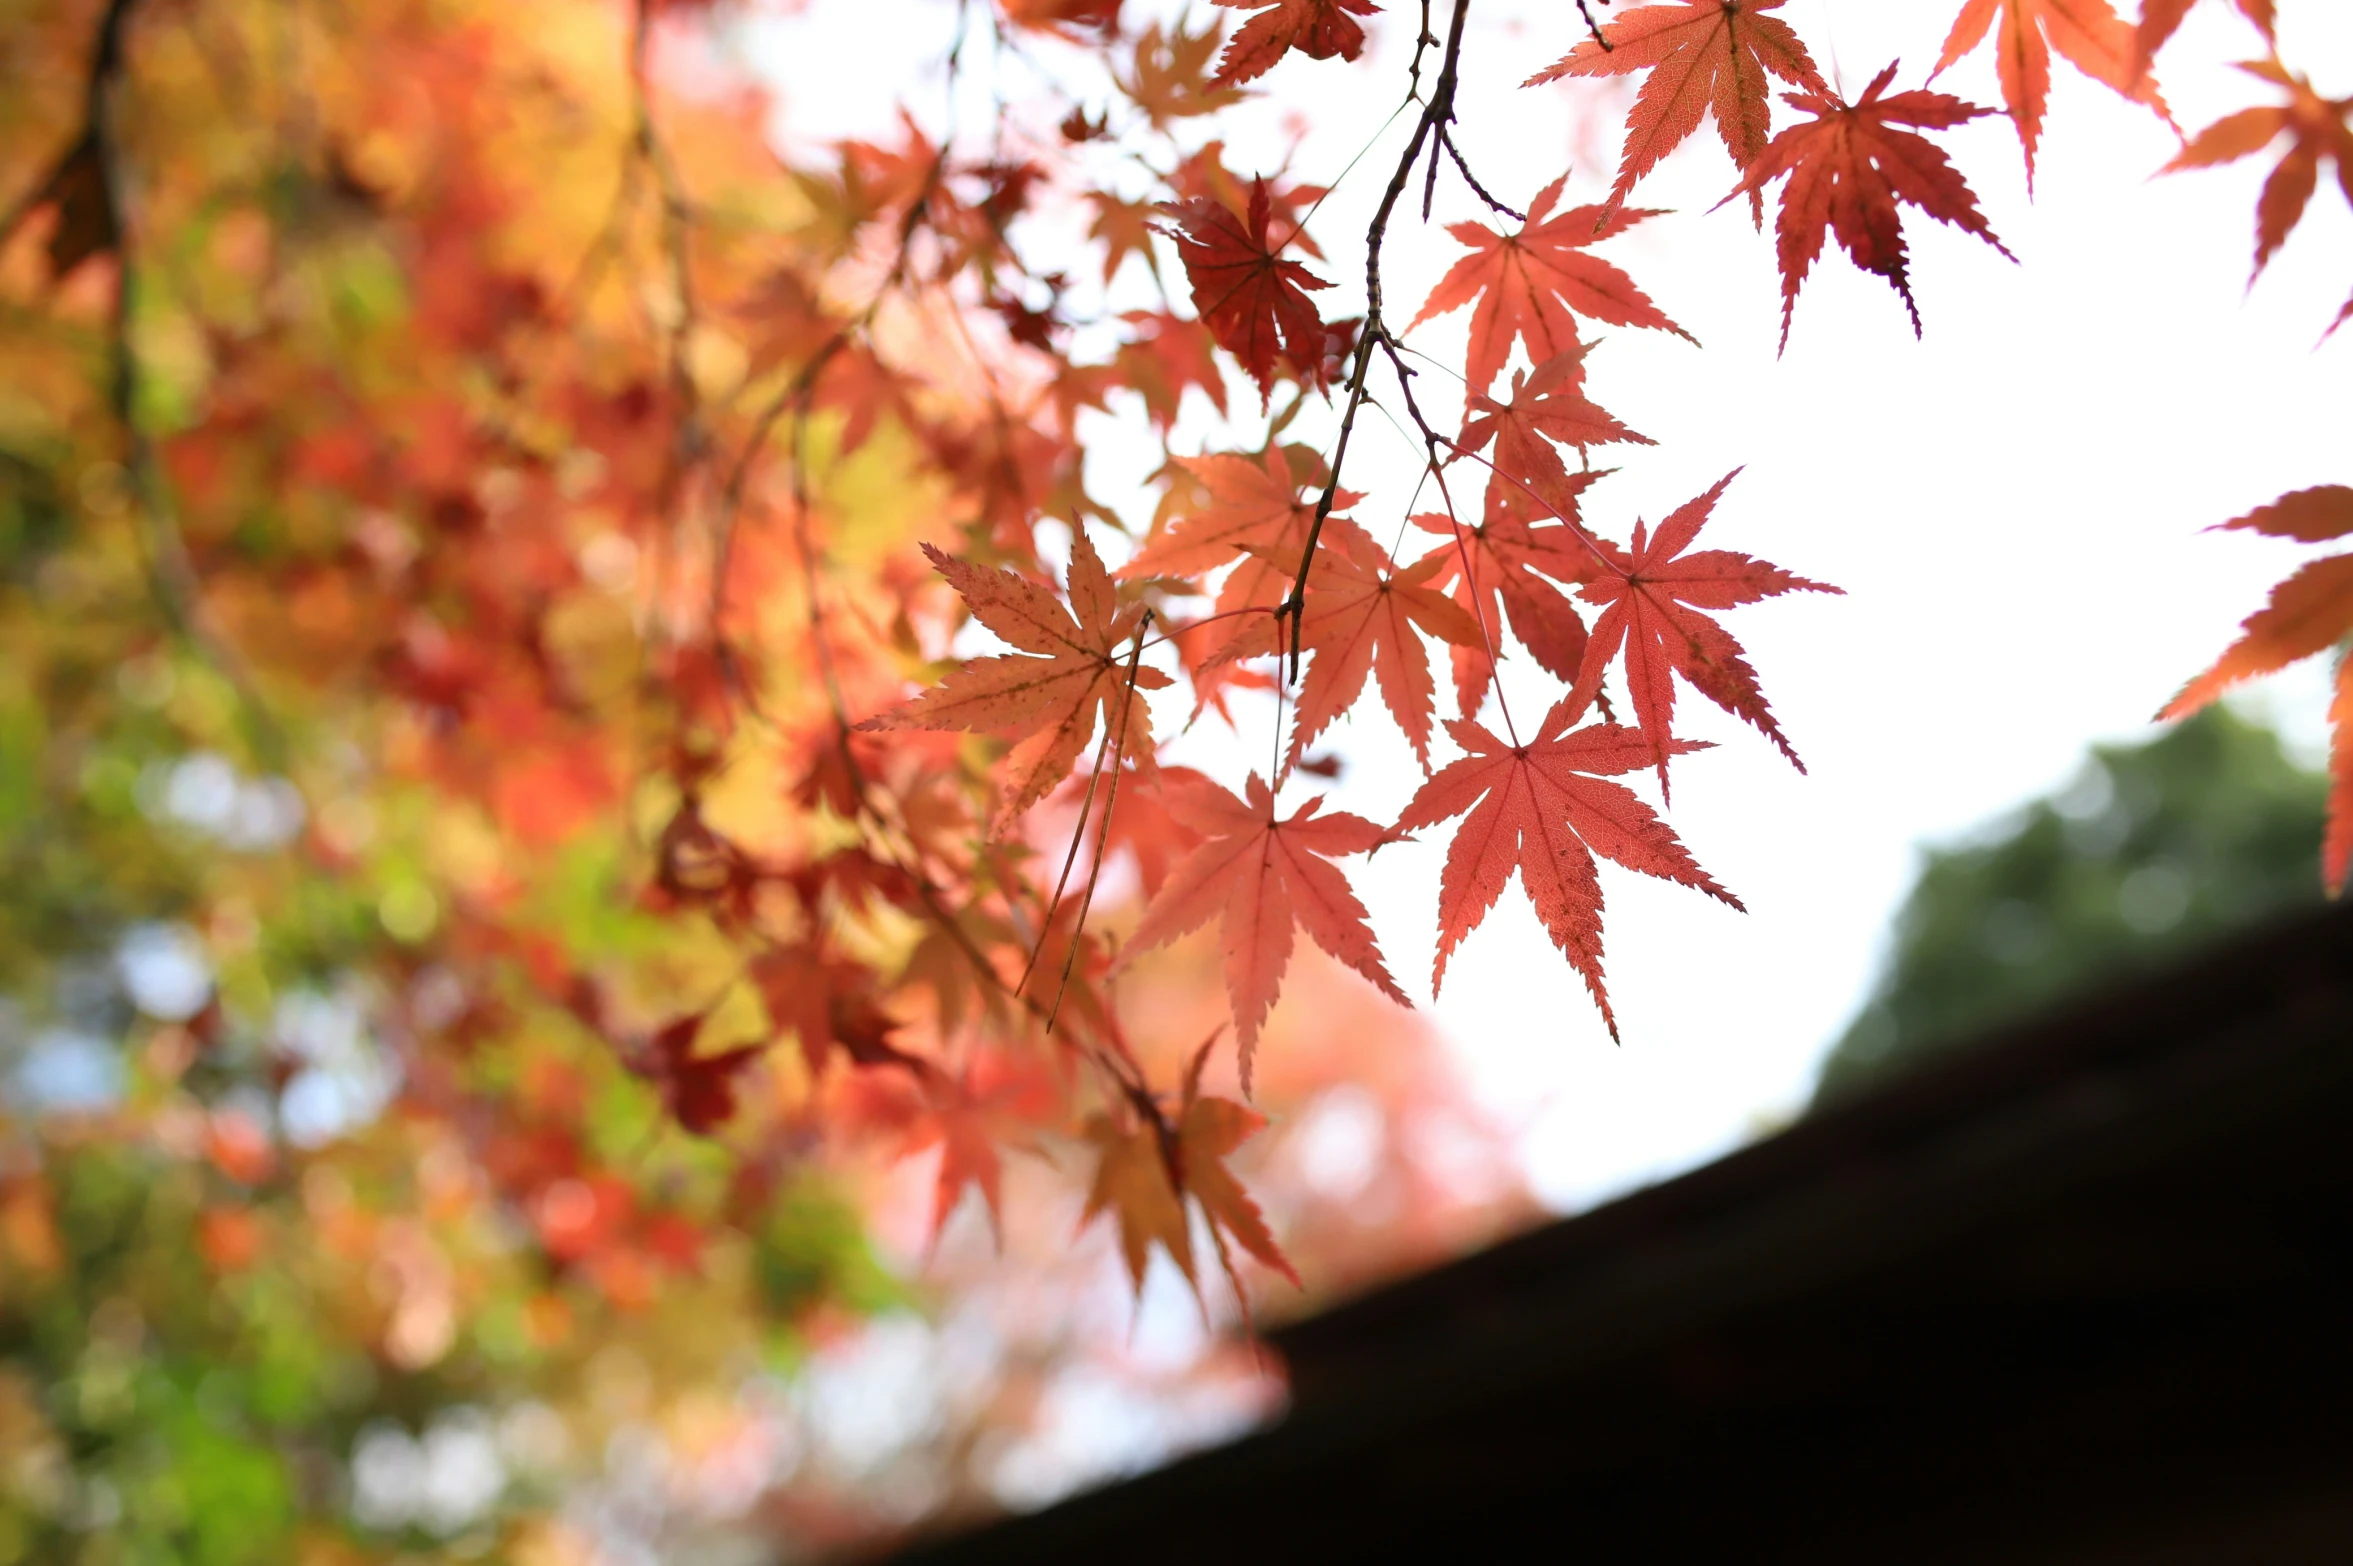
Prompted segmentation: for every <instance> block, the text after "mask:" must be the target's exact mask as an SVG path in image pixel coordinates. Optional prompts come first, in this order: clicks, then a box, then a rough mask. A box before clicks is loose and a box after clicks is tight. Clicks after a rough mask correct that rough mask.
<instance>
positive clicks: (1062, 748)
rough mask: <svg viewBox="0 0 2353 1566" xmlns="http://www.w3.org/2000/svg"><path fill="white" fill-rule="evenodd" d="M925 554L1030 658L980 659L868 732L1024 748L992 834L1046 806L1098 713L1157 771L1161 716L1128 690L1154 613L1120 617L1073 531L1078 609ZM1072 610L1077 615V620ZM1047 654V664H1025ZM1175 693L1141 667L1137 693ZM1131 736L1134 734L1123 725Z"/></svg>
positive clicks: (976, 611) (1011, 576)
mask: <svg viewBox="0 0 2353 1566" xmlns="http://www.w3.org/2000/svg"><path fill="white" fill-rule="evenodd" d="M923 552H924V554H926V555H927V556H929V557H930V559H931V563H932V565H933V567H934V568H935V569H937V570H938V572H939V573H940V575H942V576H944V577H946V578H947V579H948V581H949V582H950V583H951V584H952V585H953V586H954V587H955V589H956V591H957V592H958V593H959V594H961V595H962V596H963V599H964V602H965V603H966V604H967V605H968V606H970V608H971V610H972V616H973V618H974V619H976V620H978V621H980V623H981V624H982V625H985V626H987V627H988V628H989V629H990V630H992V631H994V632H996V633H997V635H999V636H1001V637H1003V638H1004V639H1005V640H1006V641H1008V642H1010V643H1012V644H1013V645H1014V646H1015V647H1017V648H1019V649H1020V651H1019V652H1015V653H1006V654H1002V655H1000V656H998V657H994V658H976V659H974V660H973V661H972V662H970V663H968V664H966V665H964V667H962V668H961V669H958V670H956V671H955V672H953V673H951V674H950V675H948V677H947V678H946V679H944V680H942V681H940V683H939V684H937V685H935V686H933V687H932V688H931V689H930V690H927V691H925V692H923V694H921V695H920V696H917V697H916V698H915V699H914V700H913V701H910V702H908V703H906V704H905V705H904V706H901V707H898V708H895V709H894V710H892V711H890V712H886V713H882V714H880V715H879V716H876V717H872V718H868V719H867V720H866V721H865V722H864V723H861V724H860V725H858V726H859V727H860V728H862V729H965V730H970V731H973V732H976V733H1002V734H1010V735H1015V736H1018V737H1019V738H1018V740H1017V742H1016V743H1015V745H1014V746H1013V748H1012V750H1011V751H1009V752H1007V753H1006V756H1005V760H1004V763H1003V767H1004V773H1003V779H1004V785H1005V792H1004V797H1003V799H1002V800H1001V801H1000V803H999V805H998V807H997V816H996V821H995V824H994V826H993V828H992V830H993V831H996V832H1002V831H1003V830H1004V829H1005V828H1006V827H1007V826H1008V825H1009V824H1011V822H1012V820H1013V818H1014V817H1016V816H1018V815H1020V814H1021V813H1022V812H1023V811H1024V810H1027V809H1028V808H1029V807H1030V806H1032V805H1034V804H1036V803H1037V802H1038V801H1039V800H1041V799H1043V798H1044V797H1045V796H1046V794H1047V793H1048V791H1050V790H1051V789H1052V788H1053V787H1054V785H1055V784H1057V783H1059V782H1061V781H1062V780H1063V779H1064V778H1065V777H1068V776H1069V775H1070V769H1071V767H1072V766H1073V765H1074V764H1075V763H1076V762H1077V760H1078V758H1079V756H1080V755H1081V754H1082V753H1083V752H1084V751H1085V749H1086V747H1087V743H1088V741H1090V740H1092V739H1093V738H1094V736H1095V715H1096V713H1097V711H1098V710H1100V711H1101V713H1102V715H1103V721H1104V722H1105V723H1106V724H1107V725H1109V726H1110V728H1111V730H1112V732H1113V733H1116V734H1122V735H1123V737H1124V742H1123V743H1122V745H1121V747H1120V748H1121V750H1122V752H1123V753H1124V754H1125V755H1126V756H1127V757H1128V758H1129V759H1131V760H1132V761H1134V762H1135V764H1136V765H1137V766H1138V767H1139V768H1143V769H1145V770H1149V769H1150V765H1151V760H1150V758H1151V756H1152V713H1151V709H1150V707H1149V706H1147V705H1146V704H1145V703H1144V702H1143V701H1141V700H1140V699H1137V698H1136V697H1135V696H1134V693H1133V692H1132V691H1131V690H1130V688H1129V684H1128V671H1129V666H1130V660H1129V656H1128V651H1129V649H1128V645H1127V644H1128V642H1129V641H1130V640H1131V638H1133V637H1134V635H1135V632H1136V627H1137V625H1138V624H1139V622H1140V621H1141V620H1142V618H1143V616H1144V612H1145V611H1144V606H1143V605H1141V604H1130V605H1129V606H1128V607H1126V608H1125V609H1122V608H1120V607H1119V601H1118V597H1117V594H1116V593H1115V592H1114V590H1113V588H1112V583H1111V573H1110V572H1108V571H1106V570H1104V569H1103V561H1102V558H1101V557H1100V556H1098V555H1097V554H1096V553H1095V546H1094V545H1093V544H1092V543H1090V542H1088V540H1087V535H1086V530H1085V529H1084V528H1079V529H1076V530H1074V531H1073V534H1072V537H1071V548H1070V604H1071V607H1070V608H1069V609H1065V608H1064V607H1063V606H1062V603H1061V601H1060V600H1059V599H1057V598H1056V597H1055V596H1054V595H1053V593H1052V592H1051V591H1049V590H1048V589H1047V588H1046V587H1044V586H1043V585H1041V584H1039V583H1037V582H1033V581H1031V580H1029V579H1028V578H1027V577H1024V576H1020V575H1017V574H1016V573H1014V572H1011V571H1006V570H1001V569H993V570H992V569H983V568H981V567H978V566H971V565H966V564H965V563H964V562H963V561H961V560H958V559H956V558H955V557H954V556H953V555H948V554H943V553H942V552H940V551H939V550H937V549H934V548H933V547H932V546H931V545H929V544H926V545H924V546H923ZM1072 610H1075V611H1077V612H1076V614H1075V616H1074V615H1073V613H1072ZM1025 654H1036V655H1037V656H1024V655H1025ZM1168 683H1169V679H1168V676H1167V675H1165V674H1162V673H1161V672H1160V671H1158V670H1157V669H1152V668H1147V667H1142V666H1138V667H1136V669H1135V685H1136V687H1137V688H1138V689H1142V690H1159V689H1161V688H1162V687H1164V686H1166V685H1167V684H1168ZM1123 724H1124V728H1123V727H1122V725H1123Z"/></svg>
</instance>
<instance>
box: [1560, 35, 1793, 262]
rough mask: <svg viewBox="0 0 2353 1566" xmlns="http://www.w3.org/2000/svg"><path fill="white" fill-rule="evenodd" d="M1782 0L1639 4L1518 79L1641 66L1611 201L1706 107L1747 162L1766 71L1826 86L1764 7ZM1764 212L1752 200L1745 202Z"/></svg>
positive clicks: (1762, 114)
mask: <svg viewBox="0 0 2353 1566" xmlns="http://www.w3.org/2000/svg"><path fill="white" fill-rule="evenodd" d="M1781 5H1782V0H1686V3H1684V4H1680V5H1646V6H1643V7H1641V8H1639V9H1637V10H1633V11H1628V12H1627V13H1626V14H1625V15H1624V16H1621V17H1619V18H1618V19H1617V20H1616V21H1614V22H1612V23H1610V24H1609V25H1608V26H1606V27H1604V28H1603V29H1602V37H1603V38H1606V39H1607V40H1608V43H1607V45H1606V46H1605V45H1604V44H1602V43H1600V42H1597V41H1596V40H1594V39H1591V38H1588V39H1586V40H1585V41H1584V42H1582V43H1580V44H1578V45H1577V47H1576V48H1574V49H1572V50H1570V51H1569V53H1568V54H1567V56H1566V57H1565V58H1563V59H1561V60H1560V61H1558V62H1557V63H1555V64H1553V65H1550V66H1547V67H1546V68H1545V69H1543V70H1541V71H1539V72H1537V73H1536V74H1535V75H1534V76H1531V77H1529V78H1528V81H1527V83H1526V85H1528V86H1530V87H1533V86H1535V85H1536V84H1537V83H1538V82H1549V81H1557V80H1559V79H1560V78H1561V77H1563V76H1625V75H1628V74H1630V73H1632V72H1634V71H1648V72H1650V75H1649V76H1648V77H1646V78H1645V79H1644V81H1643V83H1642V91H1641V92H1640V93H1639V94H1637V95H1636V96H1635V99H1634V112H1633V113H1631V114H1629V115H1628V116H1627V117H1626V147H1625V151H1624V152H1623V153H1621V154H1620V156H1619V159H1618V181H1617V183H1616V184H1615V185H1613V186H1611V187H1610V205H1612V206H1613V207H1614V206H1616V205H1617V204H1618V203H1619V202H1621V201H1623V200H1625V199H1626V193H1627V192H1628V191H1630V190H1632V189H1633V188H1634V182H1635V181H1636V180H1638V179H1640V178H1642V176H1643V175H1645V174H1647V173H1649V172H1650V171H1651V170H1652V169H1654V168H1656V167H1657V166H1658V162H1659V160H1660V159H1661V158H1663V157H1665V156H1666V155H1667V154H1668V153H1670V152H1672V151H1674V150H1675V148H1676V147H1677V146H1678V145H1680V144H1681V142H1682V141H1683V138H1684V137H1686V136H1688V135H1690V134H1691V133H1692V132H1693V131H1695V130H1697V129H1699V122H1700V120H1701V119H1703V118H1704V117H1706V116H1707V115H1710V114H1713V115H1714V116H1715V119H1716V134H1717V135H1719V136H1721V137H1723V138H1724V150H1725V151H1726V152H1729V153H1731V154H1732V161H1733V162H1734V163H1736V164H1738V165H1739V166H1740V167H1742V168H1744V169H1745V168H1747V167H1748V166H1749V165H1750V164H1751V163H1753V162H1755V161H1756V156H1757V154H1758V153H1760V152H1762V151H1763V150H1764V147H1765V138H1766V136H1767V135H1768V134H1770V133H1771V130H1772V124H1773V106H1772V104H1771V102H1770V101H1769V100H1768V97H1767V94H1768V92H1769V91H1770V88H1769V84H1768V83H1767V81H1766V78H1767V77H1768V76H1777V77H1779V78H1780V79H1781V80H1783V81H1785V82H1787V83H1789V84H1790V85H1791V86H1793V87H1803V88H1805V89H1806V90H1808V91H1809V92H1828V91H1829V90H1830V89H1829V87H1828V86H1827V85H1825V84H1824V82H1823V80H1822V76H1821V73H1820V72H1819V71H1817V70H1816V69H1815V68H1814V60H1813V57H1812V56H1811V55H1809V54H1807V53H1806V46H1805V45H1804V44H1803V43H1801V42H1799V41H1798V36H1797V34H1796V33H1794V32H1792V31H1791V30H1790V26H1789V24H1788V23H1787V22H1784V21H1782V20H1780V19H1779V18H1778V17H1770V16H1767V15H1765V14H1764V13H1765V12H1767V11H1777V10H1779V9H1781ZM1751 205H1752V206H1755V207H1756V209H1757V214H1758V221H1759V222H1760V223H1761V222H1762V221H1763V220H1764V218H1763V206H1762V204H1761V203H1756V202H1752V203H1751Z"/></svg>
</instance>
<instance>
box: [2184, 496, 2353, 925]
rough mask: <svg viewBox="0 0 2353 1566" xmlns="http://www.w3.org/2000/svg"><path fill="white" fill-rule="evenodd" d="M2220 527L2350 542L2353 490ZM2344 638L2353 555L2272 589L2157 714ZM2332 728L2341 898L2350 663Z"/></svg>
mask: <svg viewBox="0 0 2353 1566" xmlns="http://www.w3.org/2000/svg"><path fill="white" fill-rule="evenodd" d="M2222 525H2223V526H2224V527H2226V528H2243V529H2246V530H2248V531H2250V532H2256V533H2265V534H2269V535H2270V536H2272V537H2274V538H2294V539H2301V540H2303V541H2304V542H2306V543H2319V542H2322V541H2324V540H2328V539H2338V538H2353V488H2347V487H2346V486H2345V485H2342V484H2326V485H2322V486H2321V487H2320V488H2318V489H2304V490H2298V491H2296V492H2295V493H2294V494H2292V495H2284V496H2282V497H2281V498H2280V499H2278V500H2275V501H2273V502H2272V503H2271V504H2270V505H2268V506H2262V507H2259V508H2257V509H2256V510H2254V511H2251V512H2249V513H2248V514H2247V515H2245V516H2243V517H2237V518H2234V519H2232V520H2231V521H2229V522H2225V523H2223V524H2222ZM2348 635H2353V555H2329V556H2326V557H2325V558H2323V559H2319V560H2314V561H2312V562H2310V563H2309V564H2307V565H2306V566H2305V567H2304V568H2303V569H2302V570H2300V571H2298V572H2297V573H2296V574H2295V575H2293V576H2291V577H2289V578H2288V579H2287V580H2286V581H2284V582H2282V583H2280V584H2279V585H2278V586H2277V587H2275V588H2273V589H2272V590H2271V600H2270V602H2268V603H2266V604H2265V605H2264V606H2263V607H2262V608H2260V609H2258V610H2256V611H2255V612H2254V613H2253V614H2251V615H2249V616H2248V617H2247V620H2246V623H2245V625H2244V626H2243V627H2242V628H2241V630H2240V634H2239V639H2238V640H2237V641H2235V642H2233V643H2231V644H2230V646H2229V647H2227V648H2225V649H2224V650H2223V654H2222V656H2221V657H2219V658H2217V659H2215V660H2214V663H2213V666H2212V667H2210V668H2208V669H2207V670H2206V672H2205V673H2203V674H2201V675H2199V676H2198V677H2197V678H2196V679H2194V680H2192V681H2190V683H2189V684H2188V685H2186V686H2184V687H2183V689H2182V693H2181V694H2180V695H2178V696H2176V697H2174V698H2173V700H2172V701H2170V702H2167V703H2166V704H2165V710H2164V711H2162V712H2160V713H2158V714H2157V716H2158V718H2159V720H2160V721H2163V720H2168V719H2173V718H2186V717H2188V716H2189V715H2190V714H2191V713H2193V712H2196V711H2197V710H2198V709H2199V708H2201V707H2203V706H2205V705H2206V704H2207V703H2208V702H2211V701H2213V700H2214V699H2215V698H2216V697H2218V696H2220V695H2221V694H2222V693H2223V692H2224V691H2227V690H2229V689H2230V688H2231V687H2232V686H2234V685H2236V684H2238V683H2239V682H2240V681H2241V680H2248V679H2252V678H2254V677H2255V676H2256V675H2259V674H2269V673H2271V672H2272V671H2274V670H2276V669H2284V668H2286V667H2287V666H2288V665H2289V664H2291V663H2297V662H2300V661H2302V660H2303V659H2305V658H2309V657H2310V656H2312V655H2313V654H2314V653H2316V652H2322V651H2325V650H2327V649H2328V648H2330V647H2333V646H2335V645H2336V643H2337V642H2339V641H2340V640H2342V639H2343V638H2344V637H2346V636H2348ZM2329 722H2330V724H2331V725H2332V726H2333V727H2334V730H2335V739H2334V741H2333V743H2332V744H2331V745H2330V748H2329V773H2330V777H2331V780H2332V781H2331V783H2330V787H2329V817H2328V835H2327V836H2326V838H2325V839H2323V841H2322V846H2321V861H2320V873H2321V880H2322V881H2323V882H2324V883H2325V884H2326V885H2327V886H2328V888H2329V890H2330V891H2331V892H2339V891H2342V890H2343V888H2344V886H2345V881H2346V877H2347V876H2348V875H2349V874H2353V658H2347V659H2345V660H2343V661H2342V662H2340V663H2339V664H2338V666H2337V689H2336V695H2335V698H2334V699H2333V700H2332V701H2331V702H2330V703H2329Z"/></svg>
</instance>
